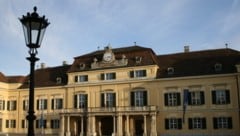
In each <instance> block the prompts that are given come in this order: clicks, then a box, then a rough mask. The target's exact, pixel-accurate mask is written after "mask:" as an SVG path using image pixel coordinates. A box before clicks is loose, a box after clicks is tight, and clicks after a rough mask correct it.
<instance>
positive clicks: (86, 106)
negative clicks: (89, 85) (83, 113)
mask: <svg viewBox="0 0 240 136" xmlns="http://www.w3.org/2000/svg"><path fill="white" fill-rule="evenodd" d="M84 108H85V109H87V108H88V95H87V94H85V107H84Z"/></svg>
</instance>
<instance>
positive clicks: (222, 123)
mask: <svg viewBox="0 0 240 136" xmlns="http://www.w3.org/2000/svg"><path fill="white" fill-rule="evenodd" d="M217 126H218V128H228V126H229V124H228V118H227V117H219V118H217Z"/></svg>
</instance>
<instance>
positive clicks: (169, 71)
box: [167, 67, 174, 75]
mask: <svg viewBox="0 0 240 136" xmlns="http://www.w3.org/2000/svg"><path fill="white" fill-rule="evenodd" d="M167 73H168V75H172V74H174V68H173V67H168V68H167Z"/></svg>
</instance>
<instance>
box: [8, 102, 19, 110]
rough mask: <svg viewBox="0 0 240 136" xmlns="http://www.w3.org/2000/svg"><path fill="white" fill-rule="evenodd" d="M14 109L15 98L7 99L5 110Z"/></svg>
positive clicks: (15, 104)
mask: <svg viewBox="0 0 240 136" xmlns="http://www.w3.org/2000/svg"><path fill="white" fill-rule="evenodd" d="M16 109H17V101H16V100H10V101H7V110H9V111H13V110H16Z"/></svg>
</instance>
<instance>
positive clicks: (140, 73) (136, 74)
mask: <svg viewBox="0 0 240 136" xmlns="http://www.w3.org/2000/svg"><path fill="white" fill-rule="evenodd" d="M146 76H147V71H146V70H135V71H130V77H131V78H139V77H146Z"/></svg>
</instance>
